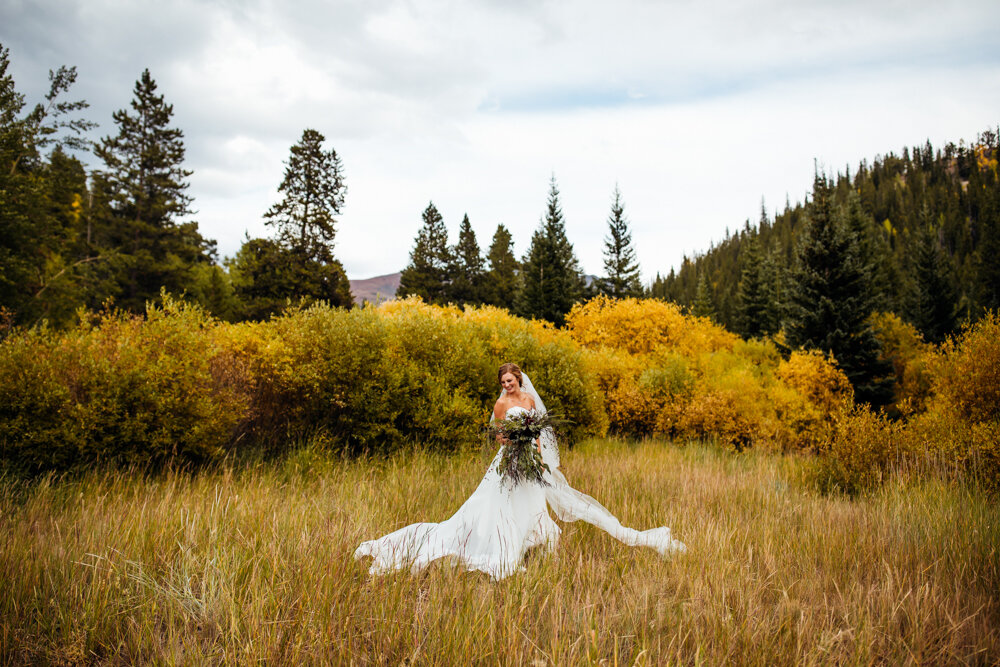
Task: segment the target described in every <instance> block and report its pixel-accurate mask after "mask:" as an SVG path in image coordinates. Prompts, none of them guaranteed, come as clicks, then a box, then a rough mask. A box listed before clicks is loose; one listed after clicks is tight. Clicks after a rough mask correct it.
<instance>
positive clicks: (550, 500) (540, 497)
mask: <svg viewBox="0 0 1000 667" xmlns="http://www.w3.org/2000/svg"><path fill="white" fill-rule="evenodd" d="M517 410H521V411H524V410H525V409H524V408H521V407H513V408H511V409H510V410H509V411H508V413H507V414H508V416H512V415H513V414H516V411H517ZM541 445H542V459H543V460H544V461H545V463H547V464H548V466H549V468H550V472H546V473H545V481H547V482H548V485H547V486H545V485H541V484H532V483H522V484H519V485H518V486H515V487H511V486H510V485H509V484H503V483H501V479H500V475H499V474H498V473H497V471H496V468H497V463H498V462H499V460H500V455H501V454H502V452H503V447H502V446H501V447H500V449H499V450H498V451H497V454H496V456H495V457H494V458H493V461H492V462H491V463H490V466H489V468H488V469H487V471H486V474H485V475H484V476H483V480H482V481H481V482H480V483H479V486H478V487H476V490H475V491H473V493H472V495H471V496H469V499H468V500H466V501H465V503H463V504H462V506H461V507H459V508H458V511H457V512H455V514H453V515H452V516H451V517H450V518H449V519H447V520H445V521H443V522H441V523H415V524H412V525H409V526H406V527H405V528H400V529H399V530H397V531H395V532H392V533H389V534H388V535H385V536H384V537H380V538H378V539H376V540H371V541H368V542H363V543H362V544H361V546H359V547H358V548H357V550H356V551H355V552H354V557H355V558H363V557H366V556H370V557H371V558H372V563H371V567H370V568H369V572H370V573H372V574H384V573H387V572H391V571H393V570H399V569H402V568H406V567H409V568H410V569H411V570H412V571H418V570H420V569H422V568H424V567H426V566H427V565H428V564H429V563H431V562H432V561H435V560H438V559H440V558H453V559H454V560H456V561H457V562H458V563H459V564H460V565H461V566H462V567H464V568H466V569H467V570H478V571H481V572H485V573H486V574H488V575H490V576H491V577H492V578H493V579H503V578H505V577H508V576H510V575H511V574H514V573H515V572H517V571H518V570H519V569H521V567H522V566H521V561H522V560H523V558H524V554H525V552H526V551H528V549H531V548H532V547H537V546H541V547H544V548H546V549H549V550H551V549H553V548H555V546H556V544H557V542H558V540H559V534H560V531H559V526H557V525H556V523H555V521H553V520H552V517H551V516H550V515H549V512H548V506H551V507H552V509H553V511H554V512H555V514H556V516H557V517H558V518H559V519H560V520H562V521H581V520H582V521H586V522H587V523H590V524H593V525H595V526H597V527H598V528H600V529H601V530H604V531H605V532H607V533H608V534H609V535H611V536H612V537H614V538H616V539H618V540H620V541H622V542H624V543H625V544H628V545H631V546H648V547H651V548H653V549H656V550H657V551H659V552H660V553H661V554H663V555H667V554H670V553H672V552H675V551H684V549H685V547H684V545H683V544H682V543H681V542H679V541H677V540H675V539H673V538H672V536H671V534H670V529H669V528H667V527H660V528H654V529H652V530H646V531H638V530H634V529H632V528H627V527H625V526H622V525H621V523H620V522H619V521H618V519H616V518H615V517H614V515H613V514H611V512H609V511H608V510H607V509H605V508H604V506H603V505H601V504H600V503H599V502H597V501H596V500H594V499H593V498H591V497H590V496H588V495H586V494H584V493H580V492H579V491H577V490H576V489H574V488H572V487H571V486H570V485H569V483H568V482H567V481H566V477H565V476H563V474H562V472H561V471H560V470H559V450H558V447H557V445H556V439H555V436H554V434H553V433H552V432H551V431H546V432H545V433H543V434H542V438H541Z"/></svg>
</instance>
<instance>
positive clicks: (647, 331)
mask: <svg viewBox="0 0 1000 667" xmlns="http://www.w3.org/2000/svg"><path fill="white" fill-rule="evenodd" d="M566 329H567V330H568V331H569V333H570V335H571V336H572V337H573V340H575V341H576V342H577V343H579V344H580V345H583V346H584V347H587V348H590V349H598V348H601V347H609V348H612V349H617V350H622V351H624V352H627V353H629V354H649V353H653V352H655V351H658V350H662V349H670V350H674V351H676V352H679V353H681V354H684V355H693V354H697V353H699V352H705V351H716V350H723V349H731V348H732V346H733V345H735V344H736V342H737V341H738V340H739V337H738V336H736V335H735V334H732V333H729V332H728V331H726V330H725V329H723V328H722V327H720V326H718V325H716V324H713V323H712V322H711V321H710V320H708V319H706V318H700V317H694V316H691V315H684V314H683V313H681V311H680V308H679V307H678V306H677V305H676V304H673V303H668V302H666V301H660V300H658V299H632V298H629V299H617V300H616V299H611V298H608V297H597V298H594V299H591V300H590V301H588V302H586V303H578V304H576V305H575V306H573V309H572V310H571V311H570V312H569V314H568V315H567V316H566Z"/></svg>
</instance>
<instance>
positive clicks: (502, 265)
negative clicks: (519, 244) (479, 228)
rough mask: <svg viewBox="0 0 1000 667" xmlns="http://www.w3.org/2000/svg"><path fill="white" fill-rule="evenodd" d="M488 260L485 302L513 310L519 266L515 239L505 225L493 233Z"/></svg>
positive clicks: (498, 226) (499, 226)
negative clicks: (515, 252)
mask: <svg viewBox="0 0 1000 667" xmlns="http://www.w3.org/2000/svg"><path fill="white" fill-rule="evenodd" d="M487 259H488V260H489V271H488V272H487V273H486V279H485V285H484V293H485V294H484V301H485V302H486V303H489V304H493V305H494V306H499V307H501V308H506V309H507V310H513V309H514V303H515V299H516V297H517V290H518V271H519V266H518V262H517V258H516V257H515V256H514V239H513V237H512V236H511V235H510V232H509V231H508V230H507V228H506V227H504V226H503V225H497V230H496V232H494V233H493V242H492V243H491V244H490V250H489V253H488V254H487Z"/></svg>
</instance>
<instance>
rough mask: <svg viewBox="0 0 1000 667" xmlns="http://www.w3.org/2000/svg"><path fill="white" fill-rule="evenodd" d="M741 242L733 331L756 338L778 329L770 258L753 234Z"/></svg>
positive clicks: (775, 294) (775, 295)
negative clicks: (742, 245)
mask: <svg viewBox="0 0 1000 667" xmlns="http://www.w3.org/2000/svg"><path fill="white" fill-rule="evenodd" d="M744 243H745V251H744V252H743V253H742V255H743V256H742V257H741V264H742V269H741V271H740V282H739V286H738V288H737V292H736V324H737V330H738V332H739V333H740V335H742V336H743V337H744V338H760V337H763V336H767V335H770V334H772V333H774V332H775V331H777V330H778V322H779V320H778V294H777V285H776V280H775V277H776V276H775V267H774V263H773V260H771V258H770V256H769V255H764V254H763V252H762V250H761V247H760V239H759V237H758V235H757V234H756V233H751V234H750V235H749V237H748V239H746V240H745V242H744Z"/></svg>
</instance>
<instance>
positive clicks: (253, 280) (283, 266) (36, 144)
mask: <svg viewBox="0 0 1000 667" xmlns="http://www.w3.org/2000/svg"><path fill="white" fill-rule="evenodd" d="M9 68H10V54H9V50H8V49H6V48H4V47H3V46H2V45H0V313H2V319H3V320H4V321H6V322H7V325H8V326H10V325H34V324H37V323H40V322H42V321H46V322H48V323H49V324H50V325H52V326H65V325H67V324H70V323H71V322H72V321H73V320H74V318H75V314H76V312H77V310H78V309H79V308H81V307H82V308H88V309H91V310H96V309H100V308H102V307H105V306H107V305H109V304H113V306H114V307H117V308H120V309H124V310H130V311H133V312H137V313H141V312H143V311H144V310H145V307H146V303H147V302H148V301H150V300H155V299H157V298H158V297H159V295H160V294H161V291H163V290H166V291H168V292H171V293H173V294H185V295H186V297H187V298H188V299H191V300H194V301H197V302H199V303H200V304H202V305H203V306H204V307H205V308H206V309H207V310H209V311H210V312H212V313H213V314H215V315H216V316H218V317H221V318H223V319H228V320H242V319H262V318H266V317H268V316H269V315H270V314H272V313H275V312H278V311H280V310H281V309H282V308H284V307H285V305H286V303H288V300H289V299H296V300H300V299H306V300H320V299H322V300H325V301H328V302H330V303H332V304H334V305H343V306H350V305H352V297H351V293H350V288H349V283H348V280H347V276H346V275H345V273H344V269H343V267H342V266H341V264H340V262H339V261H337V260H336V258H335V257H334V255H333V243H334V239H335V232H336V216H337V215H339V214H340V213H341V211H342V208H343V206H344V196H345V193H346V184H345V181H344V175H343V167H342V164H341V161H340V158H339V156H338V155H337V153H336V151H334V150H332V149H329V150H327V149H324V148H323V143H324V141H325V138H324V137H323V135H322V134H320V133H319V132H317V131H316V130H312V129H306V130H305V131H304V132H303V133H302V137H301V139H300V140H299V141H298V142H297V143H296V144H295V145H293V146H292V148H291V151H290V155H289V159H288V161H287V163H286V169H285V173H284V178H283V180H282V182H281V184H280V186H279V188H278V191H279V194H280V196H281V199H280V201H278V202H277V203H275V204H274V206H272V207H271V208H270V209H269V210H268V211H266V212H265V213H264V214H263V217H264V222H265V223H266V224H267V225H268V226H269V227H271V228H272V229H274V232H275V233H274V236H273V237H272V238H249V237H248V238H247V239H246V240H245V242H244V243H243V244H242V247H241V248H240V249H239V251H238V252H237V254H236V256H235V257H234V258H232V259H229V260H226V261H225V262H224V263H222V264H220V263H219V261H218V257H217V252H216V244H215V241H213V240H210V239H207V238H205V237H204V236H203V235H202V234H201V232H200V231H199V228H198V223H197V222H195V221H192V220H190V216H191V214H192V210H191V203H192V200H191V197H190V196H189V195H188V194H187V189H188V187H189V182H188V179H189V177H190V176H191V173H192V172H191V171H190V170H188V169H185V167H184V157H185V147H184V140H183V139H184V135H183V132H182V131H181V130H180V129H178V128H176V127H173V126H172V124H171V118H172V116H173V106H172V105H170V104H168V103H167V102H166V101H165V100H164V97H163V95H161V94H158V92H157V84H156V81H155V80H154V79H153V77H152V75H151V74H150V72H149V70H148V69H147V70H145V71H144V72H142V74H141V75H140V77H139V79H138V80H137V81H136V83H135V86H134V88H133V91H132V100H131V102H130V104H129V107H128V108H124V109H120V110H118V111H115V112H114V113H113V115H112V121H113V124H114V131H113V132H112V133H110V134H108V135H107V136H104V137H103V138H101V139H100V140H98V141H96V142H91V141H89V140H88V139H87V138H86V133H87V132H89V131H90V130H92V129H94V128H95V127H96V126H97V124H96V123H94V122H93V121H90V120H87V119H84V118H82V117H81V112H83V111H84V110H85V109H87V108H88V104H87V103H86V101H83V100H77V101H67V100H66V99H65V98H66V97H67V95H68V92H69V90H70V88H71V87H72V85H73V83H74V82H75V80H76V76H77V74H76V68H75V67H65V66H64V67H60V68H59V69H58V70H56V71H54V72H52V71H50V73H49V79H50V81H49V83H50V87H49V92H48V94H47V95H46V96H45V100H44V101H43V102H40V103H38V104H37V105H35V106H34V107H30V108H29V107H28V106H27V105H26V102H25V98H24V96H23V95H22V94H21V93H19V92H17V89H16V86H15V82H14V79H13V77H12V76H11V74H10V72H9ZM74 152H90V153H92V155H93V157H94V158H95V159H96V162H97V163H98V166H97V167H96V168H94V169H92V170H91V171H90V172H89V173H88V170H87V169H86V167H85V166H84V164H83V162H81V161H80V159H79V158H77V157H76V156H75V155H73V153H74Z"/></svg>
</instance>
